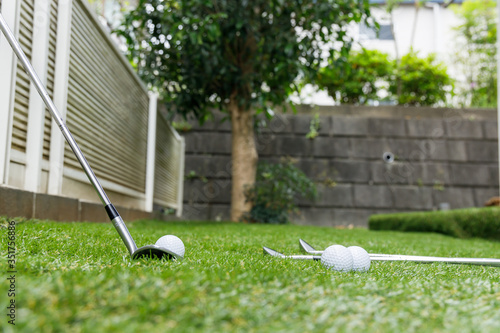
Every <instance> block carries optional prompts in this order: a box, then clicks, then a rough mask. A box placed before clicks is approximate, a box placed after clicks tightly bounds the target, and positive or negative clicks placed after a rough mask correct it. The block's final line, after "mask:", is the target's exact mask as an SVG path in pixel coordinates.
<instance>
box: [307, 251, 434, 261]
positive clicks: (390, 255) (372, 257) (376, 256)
mask: <svg viewBox="0 0 500 333" xmlns="http://www.w3.org/2000/svg"><path fill="white" fill-rule="evenodd" d="M306 252H307V253H309V254H312V255H322V254H323V252H324V251H318V250H314V251H308V250H306ZM368 255H369V256H370V259H372V260H374V258H386V257H387V258H391V257H398V258H401V259H403V258H406V259H408V260H410V259H412V258H441V257H429V256H415V255H401V254H381V253H368Z"/></svg>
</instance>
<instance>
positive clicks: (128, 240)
mask: <svg viewBox="0 0 500 333" xmlns="http://www.w3.org/2000/svg"><path fill="white" fill-rule="evenodd" d="M0 29H1V30H2V32H3V34H4V36H5V38H6V39H7V41H8V42H9V44H10V46H11V48H12V50H13V51H14V53H15V54H16V56H17V58H18V59H19V61H20V62H21V64H22V65H23V67H24V70H25V71H26V73H27V74H28V76H29V77H30V79H31V82H32V83H33V84H34V85H35V88H36V90H37V91H38V93H39V94H40V97H41V98H42V99H43V101H44V103H45V105H46V106H47V108H48V110H49V112H50V115H51V116H52V119H54V121H55V122H56V123H57V125H58V127H59V129H60V130H61V132H62V134H63V136H64V138H65V139H66V141H67V142H68V144H69V146H70V147H71V150H72V151H73V153H74V154H75V156H76V158H77V159H78V162H79V163H80V165H81V166H82V168H83V171H84V172H85V174H86V175H87V178H88V179H89V181H90V183H91V184H92V186H93V187H94V189H95V191H96V192H97V195H98V196H99V199H101V202H102V204H103V205H104V207H105V209H106V212H107V213H108V217H109V219H110V220H111V222H112V223H113V226H114V227H115V229H116V231H117V232H118V234H119V235H120V237H121V239H122V240H123V242H124V243H125V246H126V247H127V249H128V250H129V252H130V254H131V255H132V254H133V253H134V251H135V250H136V249H137V246H136V244H135V242H134V240H133V239H132V236H131V235H130V232H129V231H128V229H127V226H126V225H125V223H124V222H123V219H122V218H121V216H120V214H118V212H117V211H116V209H115V207H114V206H113V205H112V204H111V201H110V200H109V198H108V196H107V195H106V192H104V189H103V188H102V186H101V184H100V183H99V180H98V179H97V177H96V176H95V174H94V171H93V170H92V168H91V167H90V164H89V163H88V162H87V159H86V158H85V156H84V155H83V153H82V151H81V150H80V147H78V144H77V143H76V141H75V139H74V138H73V136H72V135H71V132H70V131H69V129H68V127H67V126H66V123H65V122H64V119H63V118H62V117H61V114H60V113H59V111H58V110H57V107H56V106H55V104H54V102H53V101H52V99H51V98H50V96H49V93H48V92H47V89H45V87H44V85H43V83H42V81H41V80H40V78H39V77H38V75H37V73H36V72H35V69H34V68H33V66H32V65H31V63H30V61H29V60H28V58H27V57H26V54H25V53H24V52H23V50H22V48H21V45H20V44H19V42H18V41H17V40H16V38H15V37H14V34H13V33H12V31H11V30H10V28H9V27H8V26H7V22H5V19H4V17H3V15H2V14H1V13H0Z"/></svg>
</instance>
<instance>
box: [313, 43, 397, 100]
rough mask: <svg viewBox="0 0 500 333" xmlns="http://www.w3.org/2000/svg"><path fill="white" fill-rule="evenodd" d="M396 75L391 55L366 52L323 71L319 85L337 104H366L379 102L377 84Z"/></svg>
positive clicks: (351, 55)
mask: <svg viewBox="0 0 500 333" xmlns="http://www.w3.org/2000/svg"><path fill="white" fill-rule="evenodd" d="M392 71H393V64H392V62H391V61H389V60H388V55H387V54H385V53H382V52H380V51H377V50H366V49H363V50H362V51H360V52H351V53H349V54H348V56H347V57H346V58H340V59H337V60H335V61H333V62H330V64H329V66H327V67H324V68H322V69H321V70H320V71H319V73H318V82H317V83H318V86H319V87H320V88H321V89H326V90H327V91H328V94H329V95H330V96H331V97H332V98H333V99H334V100H335V101H337V102H340V103H343V104H344V103H345V104H366V103H367V102H368V100H370V99H377V92H378V89H379V88H378V87H377V83H381V81H383V80H386V79H388V77H389V75H390V74H391V73H392Z"/></svg>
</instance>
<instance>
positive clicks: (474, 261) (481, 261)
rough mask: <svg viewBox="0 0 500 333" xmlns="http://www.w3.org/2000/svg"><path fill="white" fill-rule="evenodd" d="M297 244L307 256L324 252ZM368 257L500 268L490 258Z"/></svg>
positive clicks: (379, 259) (376, 259)
mask: <svg viewBox="0 0 500 333" xmlns="http://www.w3.org/2000/svg"><path fill="white" fill-rule="evenodd" d="M299 243H300V246H301V248H302V249H303V250H304V251H305V252H307V253H309V254H313V255H314V254H319V255H322V254H323V252H324V251H318V250H316V249H315V248H313V247H312V246H311V245H309V244H308V243H307V242H306V241H304V240H303V239H300V240H299ZM368 255H369V256H370V259H371V260H372V261H411V262H422V263H433V262H442V263H448V264H468V265H483V266H494V267H500V259H491V258H446V257H429V256H414V255H399V254H374V253H369V254H368ZM303 257H307V256H303ZM309 257H311V256H309ZM319 258H321V257H319ZM303 259H306V258H303ZM308 259H309V258H308ZM315 260H319V259H315Z"/></svg>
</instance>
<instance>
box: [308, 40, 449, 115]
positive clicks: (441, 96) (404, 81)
mask: <svg viewBox="0 0 500 333" xmlns="http://www.w3.org/2000/svg"><path fill="white" fill-rule="evenodd" d="M317 83H318V86H319V87H320V88H322V89H326V90H327V91H328V93H329V95H330V96H331V97H332V98H333V99H334V100H335V101H337V102H340V103H345V104H366V103H367V102H368V101H370V100H381V99H384V98H386V99H387V98H388V99H390V100H394V101H396V102H397V103H398V104H401V105H417V106H431V105H437V104H444V103H446V101H447V98H448V95H450V94H451V93H452V90H453V80H452V79H451V78H450V77H449V76H448V74H447V69H446V67H445V66H444V65H443V64H442V63H439V62H437V61H436V59H435V56H434V55H432V54H431V55H429V56H427V57H425V58H420V57H419V56H418V53H416V52H413V51H412V52H410V53H408V54H407V55H405V56H403V57H402V58H401V60H400V61H399V62H396V61H393V60H390V59H389V58H388V55H387V54H385V53H382V52H380V51H377V50H366V49H363V50H361V51H359V52H346V53H344V54H342V56H340V57H338V58H336V59H335V60H333V61H330V63H329V65H328V66H327V67H324V68H322V69H321V70H320V71H319V73H318V77H317ZM384 91H385V96H384Z"/></svg>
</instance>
